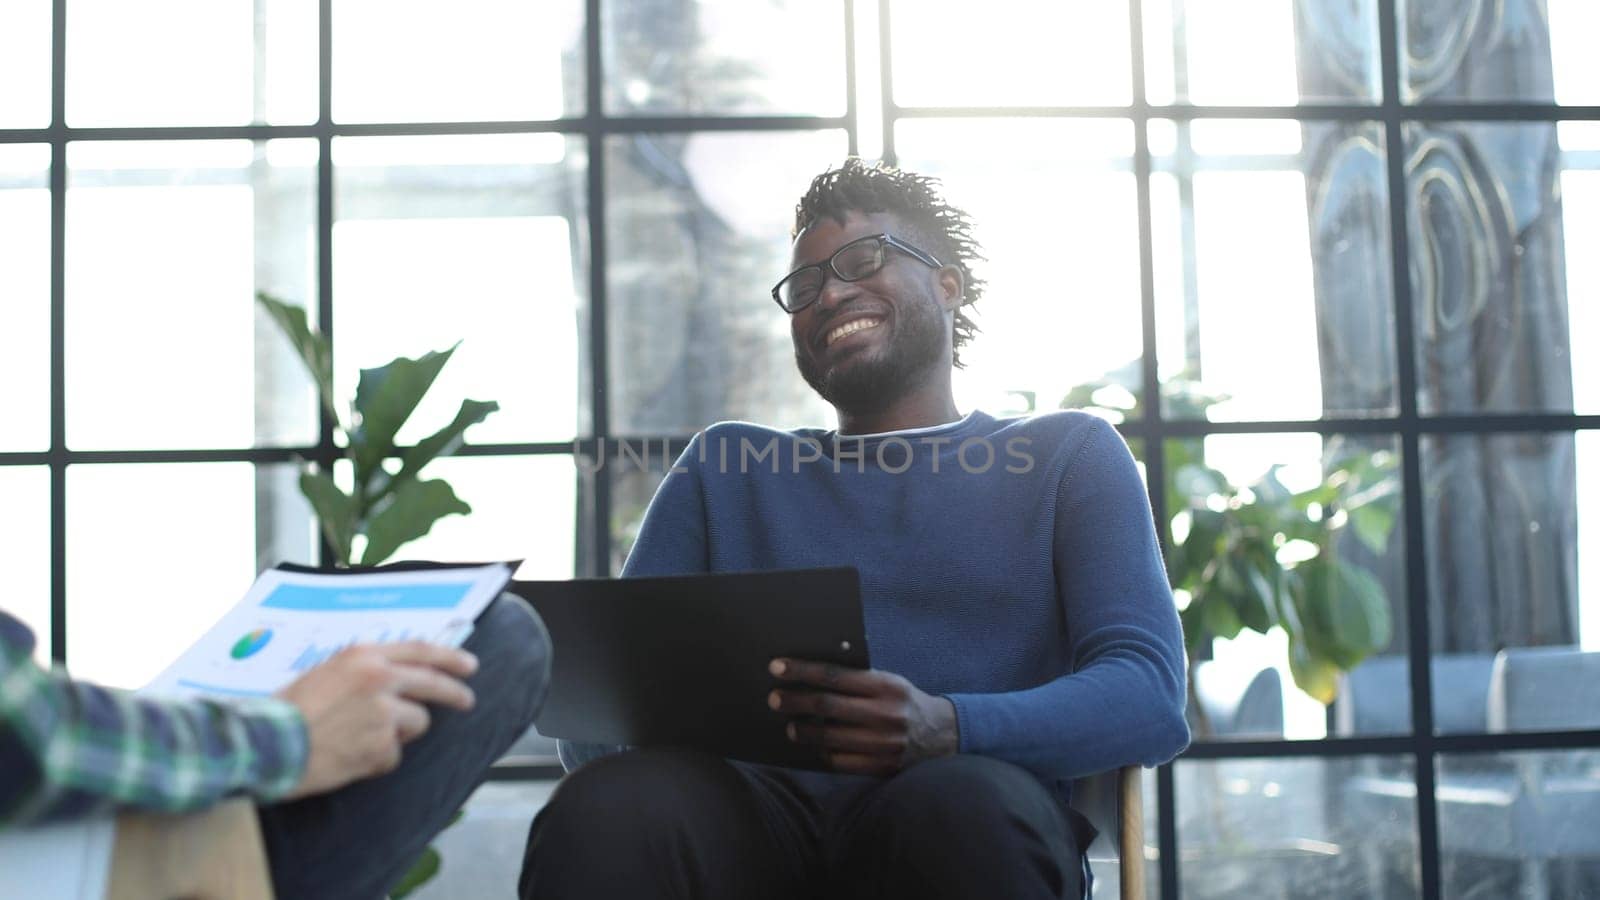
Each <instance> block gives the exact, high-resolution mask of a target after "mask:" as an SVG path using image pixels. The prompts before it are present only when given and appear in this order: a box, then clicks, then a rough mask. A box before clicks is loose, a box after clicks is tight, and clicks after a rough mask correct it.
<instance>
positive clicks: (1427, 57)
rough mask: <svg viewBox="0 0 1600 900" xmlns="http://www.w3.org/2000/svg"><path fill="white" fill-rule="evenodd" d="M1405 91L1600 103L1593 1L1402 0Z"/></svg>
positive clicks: (1410, 98) (1599, 11) (1428, 97)
mask: <svg viewBox="0 0 1600 900" xmlns="http://www.w3.org/2000/svg"><path fill="white" fill-rule="evenodd" d="M1397 5H1398V8H1399V12H1400V35H1401V39H1402V41H1403V44H1404V47H1403V49H1404V52H1403V53H1401V54H1400V65H1401V69H1400V75H1401V90H1402V93H1403V94H1404V96H1405V100H1406V101H1407V102H1409V103H1416V102H1423V101H1440V102H1460V101H1518V102H1539V103H1551V102H1557V103H1566V104H1592V103H1597V102H1600V60H1596V58H1595V55H1594V53H1593V52H1592V47H1591V42H1590V41H1588V40H1585V36H1587V35H1592V34H1595V33H1596V31H1600V8H1596V6H1595V4H1594V3H1592V2H1590V0H1511V2H1498V3H1489V2H1486V0H1471V2H1461V0H1400V2H1399V3H1398V4H1397Z"/></svg>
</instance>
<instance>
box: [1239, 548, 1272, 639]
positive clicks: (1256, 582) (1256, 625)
mask: <svg viewBox="0 0 1600 900" xmlns="http://www.w3.org/2000/svg"><path fill="white" fill-rule="evenodd" d="M1234 565H1235V567H1236V568H1238V569H1240V570H1241V571H1242V572H1243V575H1244V577H1243V578H1242V579H1241V581H1242V582H1243V583H1244V586H1245V590H1243V591H1240V593H1239V598H1240V602H1239V603H1238V604H1237V605H1236V606H1235V611H1236V612H1238V613H1239V621H1241V622H1243V623H1244V626H1245V627H1246V628H1248V629H1250V630H1251V631H1258V632H1260V633H1262V634H1266V633H1267V632H1268V631H1270V630H1272V626H1273V625H1274V624H1276V621H1277V616H1275V615H1273V610H1274V609H1276V608H1277V605H1278V604H1277V603H1276V597H1275V594H1276V592H1275V591H1274V590H1273V587H1272V582H1271V581H1270V580H1269V579H1268V578H1267V576H1266V574H1265V573H1263V572H1262V571H1261V569H1260V568H1258V567H1257V566H1255V565H1253V564H1251V563H1249V562H1247V561H1245V560H1235V561H1234ZM1274 568H1276V565H1274Z"/></svg>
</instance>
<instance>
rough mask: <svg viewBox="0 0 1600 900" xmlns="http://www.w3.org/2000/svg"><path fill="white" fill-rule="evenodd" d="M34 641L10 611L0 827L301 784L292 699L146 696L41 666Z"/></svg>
mask: <svg viewBox="0 0 1600 900" xmlns="http://www.w3.org/2000/svg"><path fill="white" fill-rule="evenodd" d="M33 647H34V638H33V633H32V632H31V631H29V630H28V629H27V627H26V626H24V625H23V624H22V623H21V622H19V621H17V620H16V619H14V618H12V617H10V616H8V615H6V614H5V613H4V612H0V828H3V827H5V826H8V825H15V824H23V823H38V822H48V821H53V820H59V819H73V818H81V817H85V816H91V815H94V814H96V813H101V812H105V811H109V810H112V809H116V808H120V807H137V808H142V809H156V810H167V811H181V810H188V809H198V808H203V807H205V806H208V805H210V804H212V803H215V802H216V801H217V800H219V799H221V798H223V797H226V796H229V795H233V794H249V795H251V796H253V797H255V798H257V799H259V800H263V801H272V800H276V799H279V798H281V797H282V796H283V795H284V794H286V793H288V792H289V791H290V790H291V789H292V788H293V787H294V786H295V784H297V783H298V782H299V780H300V776H301V774H302V772H303V771H304V769H305V762H306V730H305V722H304V720H303V719H302V718H301V715H300V712H299V710H297V709H296V708H295V707H294V706H293V705H292V704H289V703H286V702H284V701H281V700H276V699H270V698H262V699H259V700H250V701H246V702H234V701H231V700H230V701H229V702H226V703H219V702H215V701H211V700H167V699H154V698H148V697H139V696H135V695H133V694H131V693H128V692H125V691H115V690H108V689H106V688H101V687H96V686H94V685H91V684H83V683H80V682H75V681H73V680H72V679H71V678H69V677H68V676H67V675H66V674H65V673H63V672H57V671H46V670H44V669H41V668H40V667H39V665H38V664H37V663H36V662H35V661H34V659H33Z"/></svg>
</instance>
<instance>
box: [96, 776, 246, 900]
mask: <svg viewBox="0 0 1600 900" xmlns="http://www.w3.org/2000/svg"><path fill="white" fill-rule="evenodd" d="M170 897H184V898H195V900H223V898H238V900H272V876H271V874H270V872H269V870H268V868H267V855H266V850H265V848H264V847H263V845H262V843H261V826H260V823H259V822H258V821H257V819H256V810H255V805H254V804H252V803H251V802H250V801H248V800H244V799H237V800H229V801H228V802H226V803H221V804H218V805H217V806H214V807H212V808H211V809H207V810H203V811H201V812H194V813H186V814H183V815H167V814H161V813H147V812H125V813H122V814H121V815H119V816H117V836H116V842H115V844H114V845H113V849H112V853H111V881H110V885H109V887H108V888H107V890H106V900H149V898H170Z"/></svg>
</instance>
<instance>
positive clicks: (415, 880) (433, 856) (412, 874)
mask: <svg viewBox="0 0 1600 900" xmlns="http://www.w3.org/2000/svg"><path fill="white" fill-rule="evenodd" d="M439 863H440V860H439V851H437V850H435V849H433V848H432V847H429V848H428V849H426V850H424V851H422V855H421V856H419V857H417V861H416V862H414V863H412V864H411V868H409V869H407V870H406V874H404V875H402V876H400V883H399V884H397V885H395V886H394V887H393V888H391V889H390V891H389V896H390V897H391V898H393V900H400V898H402V897H405V896H406V895H408V894H410V893H411V892H412V891H415V890H416V889H417V888H419V887H422V886H423V885H424V884H427V883H428V881H430V880H431V879H432V878H433V876H435V875H437V874H439Z"/></svg>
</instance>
